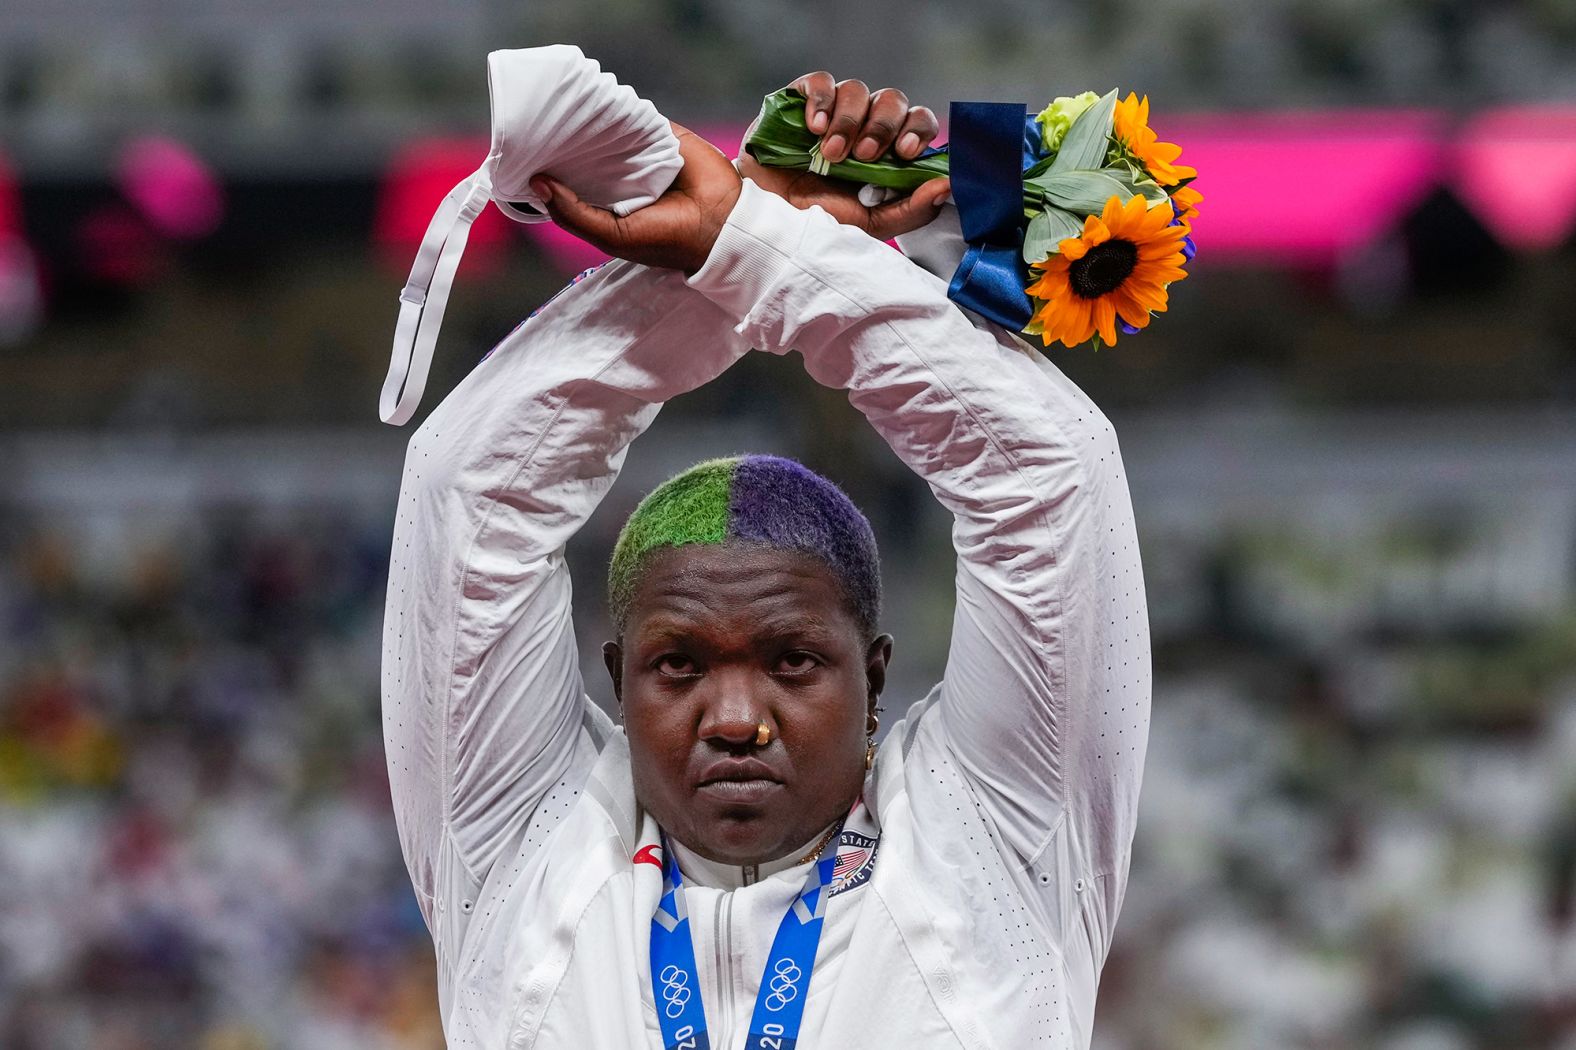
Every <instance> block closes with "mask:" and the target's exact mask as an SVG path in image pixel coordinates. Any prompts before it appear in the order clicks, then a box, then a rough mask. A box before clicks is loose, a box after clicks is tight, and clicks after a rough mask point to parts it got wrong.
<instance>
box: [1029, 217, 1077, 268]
mask: <svg viewBox="0 0 1576 1050" xmlns="http://www.w3.org/2000/svg"><path fill="white" fill-rule="evenodd" d="M1083 225H1084V221H1083V219H1081V218H1079V217H1078V216H1077V215H1074V214H1073V213H1072V212H1069V211H1063V210H1062V209H1060V208H1047V209H1046V210H1045V211H1042V212H1040V214H1038V215H1036V216H1035V217H1034V218H1032V219H1030V220H1029V228H1028V229H1027V230H1026V231H1024V234H1023V261H1024V262H1026V263H1029V264H1030V265H1033V264H1034V263H1041V262H1044V261H1045V260H1046V259H1047V258H1049V257H1050V256H1052V255H1055V254H1056V251H1057V247H1058V246H1059V245H1060V244H1061V243H1062V241H1064V240H1066V239H1067V238H1069V237H1076V236H1078V234H1080V233H1082V232H1083Z"/></svg>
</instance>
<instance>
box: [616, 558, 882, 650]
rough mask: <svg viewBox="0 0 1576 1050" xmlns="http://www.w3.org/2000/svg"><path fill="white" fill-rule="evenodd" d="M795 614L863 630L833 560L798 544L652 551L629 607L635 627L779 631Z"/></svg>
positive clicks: (810, 620)
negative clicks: (681, 625) (693, 626)
mask: <svg viewBox="0 0 1576 1050" xmlns="http://www.w3.org/2000/svg"><path fill="white" fill-rule="evenodd" d="M796 621H803V622H804V623H805V625H806V626H816V627H821V628H825V629H830V630H833V631H842V630H847V631H849V632H853V633H857V631H858V627H857V625H856V623H855V620H854V617H853V614H852V612H851V610H850V609H849V607H848V592H847V589H846V588H845V587H844V586H843V583H842V581H841V580H839V579H838V577H837V575H836V574H835V573H834V571H833V570H832V569H831V567H830V566H828V565H827V564H826V563H825V562H823V561H821V560H820V559H819V558H816V557H814V556H812V555H809V554H804V553H801V552H799V551H789V550H782V549H780V548H774V547H765V546H760V545H755V544H740V543H727V544H720V545H691V546H685V547H670V548H665V549H663V550H659V551H654V552H652V553H651V554H650V555H649V556H648V558H647V559H646V562H645V564H644V565H643V566H642V570H641V572H640V575H639V578H638V579H637V581H636V584H635V589H634V593H633V595H632V600H631V601H630V607H629V629H630V631H631V632H632V633H638V632H639V631H640V629H641V628H642V626H644V625H647V624H652V623H668V624H676V623H694V624H696V625H698V626H704V627H707V628H720V627H724V626H727V627H729V628H732V629H738V628H740V627H749V626H758V627H760V628H768V627H769V628H771V629H773V630H777V629H781V628H782V627H784V626H788V625H792V624H793V623H795V622H796Z"/></svg>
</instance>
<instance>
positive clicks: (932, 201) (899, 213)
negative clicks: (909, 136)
mask: <svg viewBox="0 0 1576 1050" xmlns="http://www.w3.org/2000/svg"><path fill="white" fill-rule="evenodd" d="M950 192H952V183H951V181H950V180H948V179H931V180H930V181H929V182H927V183H925V184H923V185H922V186H920V187H919V189H917V190H915V191H914V192H913V193H911V194H909V195H908V196H907V197H904V198H903V199H902V200H895V201H892V202H891V203H889V204H882V205H880V206H878V207H875V208H871V209H870V218H869V221H868V222H867V223H866V225H865V230H866V232H868V233H869V234H870V236H872V237H875V238H878V239H879V240H883V241H886V240H891V239H892V238H893V237H896V236H898V235H899V234H904V233H912V232H913V231H914V230H917V229H919V228H920V227H921V226H924V225H926V224H927V223H929V222H930V220H932V219H934V218H935V217H936V215H937V213H938V212H940V211H941V205H942V202H943V201H944V200H945V199H946V196H947V194H948V193H950Z"/></svg>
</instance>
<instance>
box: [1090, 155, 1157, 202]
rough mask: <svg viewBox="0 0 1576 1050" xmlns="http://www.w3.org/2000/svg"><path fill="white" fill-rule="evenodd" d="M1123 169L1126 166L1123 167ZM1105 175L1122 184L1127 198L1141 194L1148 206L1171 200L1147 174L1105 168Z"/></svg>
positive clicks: (1127, 168) (1128, 168)
mask: <svg viewBox="0 0 1576 1050" xmlns="http://www.w3.org/2000/svg"><path fill="white" fill-rule="evenodd" d="M1124 167H1126V166H1125V165H1124ZM1105 173H1106V174H1107V175H1109V176H1111V177H1112V178H1113V179H1115V180H1116V181H1117V182H1120V183H1121V184H1122V186H1123V188H1124V189H1125V190H1126V191H1127V196H1128V197H1129V198H1131V197H1132V196H1133V195H1134V194H1137V193H1142V194H1143V195H1144V199H1145V200H1146V201H1148V202H1149V203H1150V204H1158V203H1159V202H1160V201H1164V200H1170V199H1171V197H1170V195H1169V194H1168V193H1166V188H1165V187H1164V186H1162V185H1160V184H1159V183H1158V182H1156V181H1155V180H1154V179H1151V178H1150V177H1149V174H1148V173H1147V172H1138V171H1134V170H1133V169H1132V168H1130V167H1126V170H1123V168H1107V169H1105Z"/></svg>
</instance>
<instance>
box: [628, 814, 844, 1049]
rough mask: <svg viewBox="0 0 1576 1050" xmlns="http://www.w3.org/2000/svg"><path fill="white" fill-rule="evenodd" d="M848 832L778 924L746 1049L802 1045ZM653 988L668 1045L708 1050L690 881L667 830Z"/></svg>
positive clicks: (830, 847) (835, 837)
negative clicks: (688, 899) (688, 898)
mask: <svg viewBox="0 0 1576 1050" xmlns="http://www.w3.org/2000/svg"><path fill="white" fill-rule="evenodd" d="M842 833H843V828H842V825H841V824H839V825H838V827H837V830H836V831H835V832H833V834H832V837H831V838H830V839H828V840H827V846H825V847H823V849H822V855H821V857H820V859H819V860H817V861H816V863H815V864H814V866H812V867H811V869H810V872H809V874H808V875H806V876H805V881H804V888H803V889H802V890H800V891H799V895H798V896H796V897H795V898H794V900H793V903H792V904H790V905H789V906H788V910H787V912H785V913H784V914H783V917H782V921H781V922H780V923H778V924H777V936H776V937H775V938H774V939H773V940H772V950H771V952H770V954H768V955H767V957H766V969H765V970H764V971H763V972H762V973H761V987H760V991H759V992H758V993H757V994H756V997H755V1012H754V1013H753V1014H751V1015H750V1038H749V1039H748V1040H747V1041H746V1042H745V1047H746V1050H793V1048H794V1047H795V1046H796V1045H797V1044H798V1042H799V1027H800V1024H801V1023H802V1022H803V1020H804V1001H805V998H806V997H807V996H808V995H809V993H810V976H811V974H812V972H813V971H814V970H815V953H816V950H817V949H818V948H819V947H820V944H821V927H822V925H823V924H824V922H825V920H826V902H827V899H828V898H829V897H830V896H831V886H832V880H833V874H832V873H833V871H834V869H835V868H836V867H837V846H838V843H839V842H840V840H841V839H842ZM651 991H652V1001H653V1002H654V1003H655V1004H656V1008H657V1022H658V1024H659V1025H660V1026H661V1028H662V1045H663V1046H665V1047H667V1050H710V1048H711V1037H710V1035H709V1034H708V1032H707V1029H706V1008H705V1006H704V1005H703V1004H702V1003H701V999H700V971H699V970H698V969H697V968H696V966H695V941H694V937H693V936H692V934H691V932H690V923H689V910H688V909H687V908H686V907H685V905H684V876H683V875H682V874H681V873H680V872H679V864H678V859H677V858H676V857H674V855H673V851H672V850H670V849H669V848H668V839H667V835H666V833H664V834H663V836H662V899H661V900H660V901H659V902H658V903H657V910H656V911H655V912H654V913H653V914H652V916H651Z"/></svg>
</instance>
